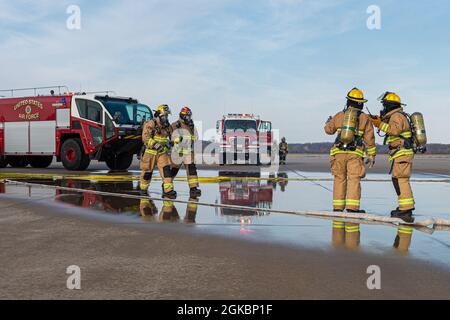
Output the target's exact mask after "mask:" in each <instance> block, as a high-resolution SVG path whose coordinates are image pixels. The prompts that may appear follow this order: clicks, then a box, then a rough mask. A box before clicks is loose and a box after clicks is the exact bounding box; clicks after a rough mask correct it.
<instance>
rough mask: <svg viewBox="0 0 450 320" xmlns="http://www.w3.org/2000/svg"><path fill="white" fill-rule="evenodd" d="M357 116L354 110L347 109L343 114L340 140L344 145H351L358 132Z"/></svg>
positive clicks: (357, 113) (356, 111)
mask: <svg viewBox="0 0 450 320" xmlns="http://www.w3.org/2000/svg"><path fill="white" fill-rule="evenodd" d="M358 115H359V112H358V110H356V109H353V108H348V109H347V110H346V111H345V114H344V122H343V123H342V128H341V134H340V140H341V143H342V144H344V145H349V144H351V143H352V142H353V141H354V139H355V135H356V131H357V130H358V128H357V126H358Z"/></svg>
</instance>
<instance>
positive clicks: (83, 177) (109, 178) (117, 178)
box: [0, 173, 450, 183]
mask: <svg viewBox="0 0 450 320" xmlns="http://www.w3.org/2000/svg"><path fill="white" fill-rule="evenodd" d="M4 179H15V180H31V179H33V180H78V181H97V182H127V181H139V176H138V175H131V174H129V175H123V174H121V175H114V174H109V175H99V174H38V173H0V180H4ZM152 180H155V181H161V177H159V176H155V177H153V178H152ZM236 180H237V181H270V182H284V181H300V182H301V181H322V182H332V181H333V179H332V178H283V177H264V178H257V177H233V176H215V177H199V182H200V183H219V182H225V181H236ZM175 181H187V177H185V176H179V177H177V178H175ZM362 181H363V182H390V183H391V182H392V180H391V179H363V180H362ZM411 182H420V183H424V182H427V183H450V179H440V180H438V179H434V180H433V179H412V180H411Z"/></svg>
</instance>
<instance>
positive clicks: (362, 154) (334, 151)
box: [330, 147, 366, 158]
mask: <svg viewBox="0 0 450 320" xmlns="http://www.w3.org/2000/svg"><path fill="white" fill-rule="evenodd" d="M337 154H356V155H357V156H360V157H361V158H365V157H366V154H365V152H364V151H363V150H361V149H356V150H355V151H350V150H341V149H339V148H337V147H335V148H333V149H331V151H330V155H331V156H335V155H337Z"/></svg>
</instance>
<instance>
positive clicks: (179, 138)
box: [173, 136, 183, 144]
mask: <svg viewBox="0 0 450 320" xmlns="http://www.w3.org/2000/svg"><path fill="white" fill-rule="evenodd" d="M173 142H174V143H175V144H180V143H181V142H183V136H180V137H178V138H176V139H175V140H174V141H173Z"/></svg>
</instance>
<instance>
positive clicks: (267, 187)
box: [0, 172, 450, 265]
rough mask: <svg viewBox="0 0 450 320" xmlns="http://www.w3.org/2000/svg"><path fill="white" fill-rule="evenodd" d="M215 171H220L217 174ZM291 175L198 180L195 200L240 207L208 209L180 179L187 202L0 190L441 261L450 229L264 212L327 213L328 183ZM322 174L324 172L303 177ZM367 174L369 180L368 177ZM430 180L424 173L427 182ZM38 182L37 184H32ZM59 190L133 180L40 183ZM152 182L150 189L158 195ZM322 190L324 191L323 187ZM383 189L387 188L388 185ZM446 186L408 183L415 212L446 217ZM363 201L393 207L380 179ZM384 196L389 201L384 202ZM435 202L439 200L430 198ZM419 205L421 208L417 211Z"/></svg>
mask: <svg viewBox="0 0 450 320" xmlns="http://www.w3.org/2000/svg"><path fill="white" fill-rule="evenodd" d="M222 174H223V173H222ZM291 174H292V175H295V174H296V173H295V172H291V173H289V172H285V173H279V174H277V175H276V178H277V179H276V180H270V179H269V180H264V179H261V180H259V179H254V180H245V179H244V180H242V179H232V180H230V181H223V182H220V183H211V184H203V185H202V189H203V196H202V197H201V202H207V203H218V204H227V205H238V206H245V207H249V208H254V210H251V209H249V210H248V211H242V210H236V209H230V208H211V207H204V206H199V205H197V203H196V202H197V201H198V200H197V199H193V198H189V192H188V190H187V186H186V183H184V182H176V184H175V185H176V189H177V190H179V191H180V192H179V194H180V196H179V199H181V200H190V202H189V204H187V205H186V204H185V205H184V204H178V203H173V202H172V201H155V202H154V201H151V200H137V199H126V198H119V197H114V196H104V195H97V194H92V193H89V192H83V193H78V192H71V191H62V190H56V191H55V190H52V189H41V188H33V187H22V186H12V185H6V186H5V185H4V184H0V193H3V194H6V195H8V196H10V197H20V198H24V197H25V198H28V199H38V198H40V197H48V196H53V197H54V198H55V201H56V202H57V203H58V204H63V205H69V206H72V207H81V208H85V209H92V210H94V211H91V212H92V214H93V215H95V214H103V215H104V214H105V213H108V214H111V215H114V216H118V215H120V216H121V217H124V218H125V220H124V222H125V223H140V224H143V225H145V224H148V223H151V224H158V223H170V224H178V225H180V226H181V225H185V226H190V227H191V228H190V230H194V231H195V232H206V233H211V234H218V235H222V236H226V237H244V238H245V239H250V240H253V241H260V242H261V243H268V242H270V243H273V242H276V243H284V244H288V245H293V246H303V247H310V248H315V249H320V250H331V249H332V250H346V251H364V252H371V253H376V254H383V255H386V254H395V253H397V256H398V254H400V256H408V257H409V258H415V259H421V260H427V261H431V262H434V263H440V264H445V265H449V263H450V250H449V248H450V232H448V231H439V232H438V231H436V230H433V229H429V228H426V229H427V230H419V229H413V228H406V227H394V226H391V227H389V226H382V225H366V224H361V225H360V224H355V223H350V222H345V221H331V220H327V219H315V218H310V217H303V216H292V215H285V214H278V213H269V212H267V210H266V209H271V208H273V209H280V210H329V207H330V201H331V195H330V193H329V192H328V191H327V189H329V188H330V187H331V183H332V182H331V181H330V182H327V181H324V182H321V183H320V185H318V184H317V183H311V182H308V181H288V180H287V179H289V176H290V175H291ZM308 175H309V177H312V176H314V177H323V176H325V175H324V174H311V173H309V174H308ZM372 177H375V178H379V175H378V177H376V176H375V175H373V176H372ZM429 178H430V177H429V176H427V179H429ZM39 183H44V182H43V181H39ZM47 183H48V184H51V185H55V184H56V185H58V186H63V187H70V188H77V189H84V190H96V191H103V192H116V193H125V194H133V195H138V186H137V184H136V182H133V181H125V182H91V181H78V180H55V181H47ZM158 187H160V185H159V183H155V184H154V185H153V186H152V189H151V190H150V191H151V192H152V193H155V194H158V193H160V190H159V189H158ZM324 187H325V188H324ZM389 187H390V186H389ZM448 187H449V185H448V184H446V183H432V184H431V183H430V184H427V183H416V184H414V186H413V188H414V189H415V192H416V195H417V199H418V204H419V206H418V210H417V216H418V217H429V216H434V217H438V218H445V219H449V218H450V214H449V212H448V210H447V208H448V207H449V206H450V203H449V202H450V198H449V197H448V196H446V194H447V193H448ZM363 188H364V197H363V199H362V200H363V201H362V202H363V204H364V206H365V208H366V209H367V210H368V211H369V212H375V213H379V214H387V212H389V210H390V209H391V206H392V205H395V200H396V199H394V198H393V193H391V192H386V188H387V183H381V182H371V183H369V182H364V183H363ZM391 198H392V199H391ZM434 199H439V201H434ZM423 208H426V209H427V210H426V211H425V210H423Z"/></svg>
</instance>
